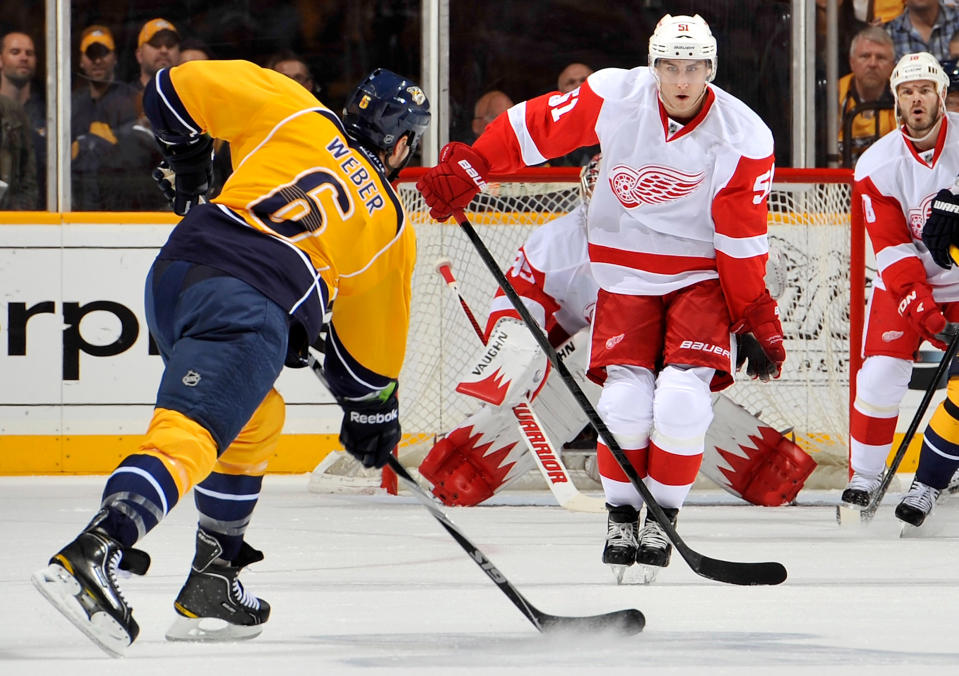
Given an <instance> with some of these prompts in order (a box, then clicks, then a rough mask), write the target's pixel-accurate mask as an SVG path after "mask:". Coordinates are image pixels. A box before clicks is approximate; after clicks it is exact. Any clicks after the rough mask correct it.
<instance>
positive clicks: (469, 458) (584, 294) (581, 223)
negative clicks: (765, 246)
mask: <svg viewBox="0 0 959 676" xmlns="http://www.w3.org/2000/svg"><path fill="white" fill-rule="evenodd" d="M600 161H601V157H600V156H598V155H597V156H596V157H594V158H593V160H592V161H591V162H590V163H589V164H588V165H587V166H586V167H584V168H583V171H582V172H581V186H580V190H581V198H582V199H581V204H580V205H579V206H578V207H577V208H576V209H574V210H573V211H571V212H570V213H568V214H566V215H564V216H561V217H559V218H557V219H555V220H553V221H551V222H550V223H548V224H546V225H544V226H542V227H541V228H538V229H537V230H536V231H535V232H533V234H532V235H531V236H530V238H529V239H528V240H527V241H526V243H525V244H524V245H523V246H522V247H521V248H520V250H519V252H518V254H517V256H516V259H515V261H514V263H513V265H512V267H511V268H510V269H509V271H508V272H507V278H508V279H509V281H510V282H511V283H512V285H513V287H514V288H515V289H516V291H517V293H518V294H519V295H520V297H521V298H522V299H523V301H524V304H525V305H526V307H527V308H528V309H529V311H530V313H531V314H532V316H533V318H534V319H536V321H537V322H538V323H539V325H540V326H541V327H543V328H544V330H545V331H546V333H547V335H548V337H549V341H550V344H551V345H552V346H553V347H554V348H556V349H557V352H558V353H559V355H560V357H561V358H562V359H563V362H564V364H565V366H566V367H567V368H568V369H569V371H570V373H571V374H572V375H573V377H574V379H575V380H576V381H577V384H578V385H579V386H580V387H581V389H583V391H584V392H585V393H586V395H587V397H588V398H589V399H590V401H591V402H592V403H593V404H594V405H595V404H596V402H597V400H598V397H599V392H600V388H599V387H597V386H596V385H594V384H592V382H591V381H589V380H588V379H587V378H586V374H585V371H586V367H587V364H588V354H587V352H588V349H589V337H588V331H587V329H588V327H589V324H590V320H591V318H592V312H593V307H594V305H595V299H596V293H597V289H598V286H597V284H596V282H595V281H594V280H593V278H592V277H591V275H590V274H589V262H588V258H587V250H586V247H587V240H586V211H587V209H588V208H589V197H590V194H591V192H592V187H593V184H594V183H595V180H596V176H597V175H598V174H599V163H600ZM782 278H783V274H782V270H781V266H779V264H778V261H777V260H776V259H775V257H774V256H772V255H771V256H770V263H769V265H768V266H767V285H768V287H769V289H770V290H771V291H772V292H773V293H774V294H776V295H778V293H777V289H779V290H780V291H781V289H782ZM484 334H485V335H484V342H485V343H486V345H485V348H484V349H483V350H482V351H481V352H480V354H479V356H478V357H477V358H476V359H475V360H473V361H471V362H469V367H468V369H467V372H466V374H465V376H464V377H463V378H462V382H461V383H460V384H459V385H458V386H457V388H456V389H457V391H458V392H460V393H462V394H465V395H468V396H472V397H474V398H476V399H478V400H479V401H481V402H483V405H482V406H481V407H480V408H479V409H478V410H477V411H476V412H475V413H474V414H472V415H471V416H469V417H468V418H467V419H466V420H464V421H463V422H462V423H461V424H460V425H458V426H457V427H455V428H454V429H452V430H450V431H449V432H448V433H447V434H446V435H445V436H444V437H443V438H441V439H440V440H439V441H438V442H437V443H436V444H435V445H434V446H433V448H432V449H431V450H430V451H429V453H428V454H427V455H426V457H425V458H424V459H423V461H422V463H421V464H420V466H419V471H420V474H421V475H422V476H423V477H424V478H426V479H427V480H429V481H430V483H431V484H432V485H433V493H434V494H435V495H436V496H437V497H438V498H439V499H440V500H442V501H443V502H444V503H445V504H448V505H459V506H469V505H476V504H479V503H481V502H483V501H484V500H486V499H488V498H489V497H491V496H492V495H493V494H494V493H496V492H498V491H500V490H502V489H503V488H504V487H506V486H508V485H510V484H511V483H513V482H515V481H517V480H518V479H519V478H520V477H522V476H523V475H525V474H526V473H527V472H529V471H530V470H532V469H533V468H534V467H535V458H534V457H533V454H532V453H531V452H529V450H528V444H527V443H525V442H524V438H523V435H524V430H523V426H522V424H521V420H519V419H518V417H517V415H516V413H515V412H514V411H515V409H514V407H515V406H516V405H517V404H518V403H521V402H527V403H528V405H529V406H530V407H531V408H532V409H533V410H534V411H535V412H536V414H537V415H538V417H539V419H540V420H541V421H542V428H543V430H542V431H543V433H544V435H545V436H546V437H548V439H549V441H550V442H551V443H552V444H553V445H555V447H556V448H559V447H561V446H562V445H563V444H564V443H566V442H569V441H570V440H572V439H573V438H574V437H576V436H577V434H579V433H580V432H581V430H583V428H584V426H585V425H587V423H588V421H587V418H586V415H585V413H584V412H583V411H582V410H581V408H580V407H579V405H578V404H577V403H576V402H575V400H574V399H573V397H572V395H571V394H570V393H569V391H568V390H567V388H566V386H565V384H564V383H563V382H562V380H561V379H560V378H559V377H558V376H555V377H554V376H553V375H552V374H551V371H550V368H549V365H548V362H547V360H546V357H545V355H543V353H542V352H541V351H540V349H539V348H538V346H537V345H536V343H535V339H534V338H533V336H532V335H531V334H530V333H529V330H528V329H527V328H526V326H525V325H524V324H523V323H522V321H521V320H520V319H519V315H518V313H517V312H516V310H515V309H514V308H513V307H512V305H511V303H510V301H509V299H508V298H507V297H506V296H505V295H504V294H503V292H502V291H501V290H500V291H498V293H497V294H496V296H495V298H494V299H493V301H492V305H491V308H490V313H489V317H488V319H487V323H486V329H485V332H484ZM739 338H740V340H739V344H738V355H737V359H736V363H737V367H742V366H745V370H746V375H748V376H750V377H759V376H760V374H762V373H763V370H762V368H761V366H760V360H762V359H763V354H762V350H761V349H760V347H759V345H758V343H756V342H755V339H753V338H752V337H751V336H749V335H745V336H740V337H739ZM736 347H737V346H736V345H735V341H734V349H735V348H736ZM713 407H714V419H713V421H712V423H711V425H710V427H709V429H708V431H707V435H706V447H705V453H704V455H703V462H702V465H701V467H700V472H701V473H702V474H703V475H705V476H707V477H708V478H709V479H711V480H712V481H714V482H715V483H716V484H718V485H719V486H721V487H722V488H724V489H725V490H727V491H728V492H730V493H732V494H733V495H736V496H737V497H740V498H742V499H744V500H746V501H748V502H750V503H753V504H756V505H767V506H777V505H782V504H785V503H788V502H790V501H791V500H793V498H795V496H796V494H797V493H798V492H799V490H800V489H801V488H802V486H803V484H804V482H805V480H806V479H807V478H808V476H809V475H810V474H811V473H812V471H813V469H815V466H816V463H815V461H814V460H813V459H812V458H811V457H810V456H809V455H808V454H807V453H805V452H804V451H803V450H802V449H801V448H799V447H798V446H797V445H796V444H795V443H793V442H792V441H790V440H789V439H787V438H785V437H784V436H783V435H782V434H781V433H780V432H778V431H776V430H775V429H773V428H771V427H770V426H768V425H766V424H764V423H763V422H762V421H761V420H759V419H758V418H756V417H754V416H753V415H751V414H750V413H749V412H748V411H746V410H745V409H744V408H742V407H741V406H739V405H738V404H736V403H735V402H733V401H732V400H730V399H729V398H728V397H725V396H724V395H721V394H713Z"/></svg>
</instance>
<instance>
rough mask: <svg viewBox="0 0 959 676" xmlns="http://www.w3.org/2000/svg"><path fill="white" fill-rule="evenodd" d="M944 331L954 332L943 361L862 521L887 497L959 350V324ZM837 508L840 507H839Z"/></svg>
mask: <svg viewBox="0 0 959 676" xmlns="http://www.w3.org/2000/svg"><path fill="white" fill-rule="evenodd" d="M944 333H947V334H952V338H951V339H950V340H949V345H948V347H947V348H946V352H945V354H943V355H942V361H940V362H939V367H938V368H937V369H936V373H935V374H934V375H933V377H932V380H931V381H930V382H929V385H928V386H927V387H926V391H925V393H924V394H923V395H922V401H920V402H919V408H917V409H916V413H915V415H913V416H912V420H911V421H910V422H909V427H908V428H907V429H906V434H905V436H904V437H903V438H902V441H901V442H899V448H897V449H896V455H894V456H893V458H892V462H890V463H889V468H888V469H887V470H886V472H885V473H884V474H883V475H882V481H881V482H880V483H879V488H877V489H876V493H875V494H874V495H873V496H872V500H870V501H869V504H868V505H866V507H865V509H863V510H862V511H861V512H860V513H859V518H860V520H862V521H871V520H872V517H874V516H875V515H876V511H877V510H878V509H879V504H880V503H881V502H882V499H883V498H884V497H886V491H887V490H889V484H891V483H892V479H893V477H895V476H896V470H898V469H899V465H900V463H901V462H902V459H903V457H905V455H906V450H907V449H908V448H909V442H910V441H912V438H913V436H915V434H916V430H918V429H919V423H920V422H922V417H923V416H924V415H926V409H928V408H929V402H930V401H932V397H933V396H934V395H935V393H936V386H937V385H938V384H939V381H940V380H941V379H942V376H943V375H944V374H945V373H946V371H947V370H948V368H949V365H950V364H952V360H953V358H955V356H956V351H959V324H949V325H947V326H946V329H945V331H944ZM837 509H839V508H838V507H837Z"/></svg>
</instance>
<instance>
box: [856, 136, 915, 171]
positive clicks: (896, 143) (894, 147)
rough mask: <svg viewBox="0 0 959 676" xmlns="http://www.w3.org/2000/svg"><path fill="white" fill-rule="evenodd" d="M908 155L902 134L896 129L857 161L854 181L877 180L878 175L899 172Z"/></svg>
mask: <svg viewBox="0 0 959 676" xmlns="http://www.w3.org/2000/svg"><path fill="white" fill-rule="evenodd" d="M907 155H909V152H908V149H907V148H906V143H905V140H904V139H903V137H902V132H901V131H900V130H898V129H894V130H892V131H891V132H889V133H888V134H886V135H884V136H883V137H881V138H880V139H879V140H878V141H876V142H875V143H873V144H872V145H871V146H869V147H868V148H866V150H865V151H863V153H862V155H860V156H859V159H858V160H857V161H856V168H855V171H854V180H856V181H861V180H863V179H865V178H876V175H877V173H880V172H881V173H886V172H887V171H889V170H892V171H894V172H895V171H898V169H897V167H898V166H899V165H900V164H901V162H902V161H903V159H904V158H905V157H906V156H907Z"/></svg>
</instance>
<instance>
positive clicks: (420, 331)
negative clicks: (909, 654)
mask: <svg viewBox="0 0 959 676" xmlns="http://www.w3.org/2000/svg"><path fill="white" fill-rule="evenodd" d="M531 173H532V174H534V176H533V177H535V178H537V179H539V180H510V181H505V182H499V183H492V182H491V183H490V185H489V190H488V192H486V193H484V194H480V195H479V196H477V197H476V199H475V200H474V201H473V203H472V204H471V205H470V209H469V210H468V211H467V216H468V218H469V219H470V222H471V223H472V224H473V226H474V227H475V229H476V231H477V233H478V234H479V236H480V237H481V238H482V239H483V241H484V242H485V243H486V245H487V247H488V248H489V249H490V252H491V253H492V254H493V256H494V257H495V258H496V260H497V261H498V262H499V263H500V266H501V267H502V268H503V269H505V268H506V267H508V266H509V265H510V264H511V263H512V261H513V258H514V256H515V254H516V251H517V249H518V248H519V246H520V245H521V244H522V243H523V242H524V241H525V240H526V238H527V237H528V236H529V234H530V233H531V232H532V231H533V230H534V229H535V228H536V227H537V226H538V225H541V224H543V223H546V222H548V221H550V220H552V219H553V218H556V217H557V216H559V215H561V214H563V213H566V212H568V211H569V210H571V209H572V208H574V207H575V206H576V205H577V204H579V199H580V197H579V191H578V169H575V168H571V169H569V170H566V171H565V173H564V170H552V171H551V172H549V173H548V175H547V172H539V174H538V175H537V174H536V170H533V171H532V172H531ZM788 173H789V176H788V180H780V179H777V181H776V182H775V183H774V186H773V190H772V193H771V194H770V197H769V238H770V247H771V249H773V250H774V251H775V254H776V257H777V258H778V259H779V260H780V263H781V265H780V267H779V269H780V271H781V275H780V278H781V279H782V281H783V285H782V286H783V288H782V290H781V293H780V295H779V304H780V308H781V312H782V322H783V329H784V331H785V334H786V350H787V354H788V357H787V361H786V365H785V368H784V370H783V374H782V377H781V378H780V379H779V380H778V381H774V382H772V383H760V382H759V381H750V380H748V379H745V376H744V380H743V381H741V382H737V383H736V384H735V385H734V386H733V387H732V388H730V389H729V390H727V391H726V394H728V395H729V396H730V397H732V398H733V399H734V400H735V401H737V402H738V403H740V404H742V405H743V406H744V407H746V408H747V409H748V410H749V411H750V412H752V413H758V414H760V417H761V418H762V419H763V420H764V421H765V422H767V423H769V424H770V425H772V426H774V427H776V428H777V429H779V430H781V431H782V430H792V433H793V434H794V435H795V439H796V441H797V443H799V444H800V445H801V446H802V447H803V448H804V449H806V450H807V451H809V452H810V453H811V454H812V456H813V457H814V458H815V459H816V461H817V463H818V465H819V468H818V469H817V471H816V472H815V473H814V475H813V476H812V477H811V478H810V480H809V481H807V484H806V485H807V486H811V487H819V488H825V487H840V486H842V485H844V484H845V480H846V465H847V433H848V426H849V424H848V410H849V401H848V399H849V394H848V392H849V376H848V374H849V367H848V366H849V365H848V361H849V359H848V358H849V327H850V298H849V295H850V294H849V288H850V284H849V277H850V275H849V270H850V262H849V261H850V256H849V232H850V230H849V228H850V218H849V199H850V186H849V183H848V182H845V181H840V182H838V183H837V182H834V181H835V180H836V179H835V177H833V178H832V179H825V180H818V179H817V175H816V174H815V173H805V172H803V171H800V170H792V171H790V172H788ZM529 178H531V177H530V176H524V179H529ZM544 178H545V179H546V180H545V182H544V180H543V179H544ZM414 184H415V179H405V180H402V181H401V182H400V183H399V185H398V193H399V196H400V199H401V201H402V202H403V205H404V207H405V209H406V212H407V216H408V218H409V219H410V221H411V222H412V224H413V226H414V227H415V228H416V232H417V263H416V269H415V272H414V275H413V296H412V317H411V324H410V332H409V341H408V345H407V352H406V360H405V362H404V367H403V371H402V373H401V376H400V383H401V392H402V404H401V422H402V425H403V432H404V441H403V442H402V443H401V446H400V449H399V453H400V457H401V459H404V463H405V464H407V465H414V464H416V463H418V460H419V459H420V458H422V456H423V455H424V454H425V453H426V452H427V451H428V450H429V448H430V447H431V446H432V443H433V441H434V439H435V438H436V437H437V435H440V434H443V433H444V432H446V431H448V430H450V429H451V428H453V427H455V426H456V425H457V424H458V423H460V422H461V421H462V420H463V419H464V418H465V417H466V416H467V415H468V414H469V413H471V412H472V411H474V410H475V409H476V406H477V405H476V403H475V401H474V400H473V399H471V398H469V397H465V396H463V395H460V394H457V393H456V392H455V387H456V384H457V383H458V382H459V379H460V376H461V375H462V372H463V370H464V368H465V366H466V362H467V361H468V360H469V359H470V358H471V357H472V356H473V355H474V354H475V353H476V351H477V349H478V348H479V342H478V340H479V339H478V338H477V336H476V334H475V332H474V331H473V329H472V327H471V326H470V324H469V323H468V320H467V319H466V317H465V315H464V314H463V312H462V310H461V309H460V307H459V303H458V301H457V299H456V297H455V296H454V295H453V294H452V293H451V291H450V290H449V289H448V288H447V287H446V285H445V283H444V281H443V280H442V278H441V277H440V276H439V275H438V274H437V272H436V271H435V263H436V261H437V260H438V259H440V258H448V259H450V260H451V261H452V268H453V272H454V274H455V276H456V277H457V279H458V281H459V284H460V290H461V292H462V293H463V295H464V296H465V298H466V299H467V301H468V302H469V304H470V306H471V307H472V309H473V311H474V313H475V314H476V315H477V318H478V319H479V321H480V323H481V324H483V323H484V321H485V318H486V314H487V312H488V307H489V302H490V300H491V298H492V297H493V294H494V293H495V291H496V282H495V280H494V279H493V277H492V275H491V274H490V273H489V271H488V270H487V269H486V267H485V266H484V264H483V262H482V260H481V259H480V257H479V255H478V254H477V253H476V252H475V250H474V249H473V246H472V245H471V243H470V242H469V240H468V239H467V237H466V235H465V233H463V232H461V231H460V229H459V228H458V226H456V225H455V224H452V222H451V223H448V224H438V223H436V222H434V221H433V220H432V219H430V217H429V214H428V210H427V208H426V206H425V204H424V203H423V201H422V198H421V197H420V195H419V193H418V192H417V190H416V188H415V185H414ZM856 321H861V318H858V319H856ZM568 464H569V466H570V469H575V466H574V463H572V462H571V463H568ZM539 484H540V485H543V486H544V487H545V484H543V483H542V481H541V480H539Z"/></svg>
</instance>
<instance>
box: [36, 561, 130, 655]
mask: <svg viewBox="0 0 959 676" xmlns="http://www.w3.org/2000/svg"><path fill="white" fill-rule="evenodd" d="M30 580H31V581H32V582H33V586H34V587H36V588H37V591H39V592H40V593H41V594H43V596H44V598H46V599H47V601H49V602H50V605H52V606H53V607H54V608H56V609H57V610H58V611H60V614H62V615H63V616H64V617H65V618H67V619H68V620H70V622H71V623H72V624H73V626H75V627H76V628H77V629H79V630H80V631H81V632H82V633H83V635H84V636H86V637H87V638H88V639H90V640H91V641H92V642H93V643H94V644H96V646H97V647H98V648H100V649H101V650H102V651H103V652H105V653H106V654H107V655H109V656H110V657H123V655H124V651H125V649H126V648H127V647H129V645H130V643H131V640H130V635H129V634H128V633H127V631H126V630H125V629H124V628H123V627H122V626H121V625H120V623H119V622H117V621H116V620H115V619H114V618H113V617H112V616H111V615H110V614H109V613H107V612H105V611H103V610H100V611H96V612H94V613H93V614H92V615H88V614H87V610H86V608H85V607H84V605H83V604H82V603H81V602H80V596H81V594H83V593H84V592H83V587H82V585H81V584H80V582H79V581H77V579H76V578H75V577H73V575H71V574H70V573H69V572H67V570H66V569H65V568H64V567H63V566H60V565H58V564H55V563H51V564H50V565H48V566H47V567H46V568H42V569H40V570H38V571H37V572H35V573H34V574H33V575H31V576H30Z"/></svg>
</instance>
